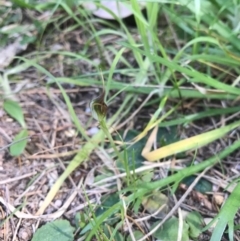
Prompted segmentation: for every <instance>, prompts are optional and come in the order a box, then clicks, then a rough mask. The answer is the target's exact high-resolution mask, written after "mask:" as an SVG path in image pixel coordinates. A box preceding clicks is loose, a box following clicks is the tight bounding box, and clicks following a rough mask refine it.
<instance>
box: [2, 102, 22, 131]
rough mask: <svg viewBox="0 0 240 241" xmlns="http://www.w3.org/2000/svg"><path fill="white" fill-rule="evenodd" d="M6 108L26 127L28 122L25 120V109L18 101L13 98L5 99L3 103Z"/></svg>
mask: <svg viewBox="0 0 240 241" xmlns="http://www.w3.org/2000/svg"><path fill="white" fill-rule="evenodd" d="M3 108H4V110H5V111H6V112H7V113H8V114H9V115H10V116H11V117H12V118H14V119H15V120H17V121H18V123H19V124H20V125H21V126H22V127H23V128H26V123H25V121H24V116H23V110H22V108H21V106H20V105H19V104H18V102H16V101H13V100H5V101H4V104H3Z"/></svg>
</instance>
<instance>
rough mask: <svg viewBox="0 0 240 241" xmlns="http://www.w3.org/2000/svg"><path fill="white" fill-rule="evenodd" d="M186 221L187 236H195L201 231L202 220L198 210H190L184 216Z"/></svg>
mask: <svg viewBox="0 0 240 241" xmlns="http://www.w3.org/2000/svg"><path fill="white" fill-rule="evenodd" d="M186 223H187V224H188V225H189V236H190V237H191V238H197V237H198V236H199V235H200V234H201V233H202V228H203V224H204V220H203V218H202V216H201V215H200V214H199V213H198V212H196V211H193V212H190V213H189V214H188V215H187V217H186Z"/></svg>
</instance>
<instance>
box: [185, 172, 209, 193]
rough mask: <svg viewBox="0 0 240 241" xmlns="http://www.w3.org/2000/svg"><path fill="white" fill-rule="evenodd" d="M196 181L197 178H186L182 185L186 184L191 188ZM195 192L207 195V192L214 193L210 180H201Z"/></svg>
mask: <svg viewBox="0 0 240 241" xmlns="http://www.w3.org/2000/svg"><path fill="white" fill-rule="evenodd" d="M195 179H196V176H189V177H186V178H184V179H183V180H182V183H184V184H186V185H187V186H190V185H191V184H192V183H193V182H194V180H195ZM194 190H196V191H198V192H201V193H203V194H204V193H206V192H211V191H212V183H211V182H209V181H208V180H206V179H204V178H201V179H200V180H199V181H198V183H197V184H196V185H195V187H194Z"/></svg>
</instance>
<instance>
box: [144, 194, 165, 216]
mask: <svg viewBox="0 0 240 241" xmlns="http://www.w3.org/2000/svg"><path fill="white" fill-rule="evenodd" d="M168 202H169V200H168V197H167V196H166V195H164V194H163V193H161V192H160V191H155V192H153V194H151V195H150V196H147V197H144V198H143V200H142V205H143V207H144V210H147V211H148V212H149V213H150V214H154V213H156V212H157V211H158V210H159V212H158V213H157V214H156V215H155V217H157V218H160V219H163V218H164V217H165V216H166V215H167V213H168V211H169V208H168ZM161 207H162V209H160V208H161Z"/></svg>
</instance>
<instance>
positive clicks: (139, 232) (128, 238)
mask: <svg viewBox="0 0 240 241" xmlns="http://www.w3.org/2000/svg"><path fill="white" fill-rule="evenodd" d="M133 235H134V238H135V239H136V240H139V239H141V238H142V237H143V236H144V233H142V232H141V231H139V230H135V231H133ZM127 241H132V237H131V235H130V234H129V235H128V237H127Z"/></svg>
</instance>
